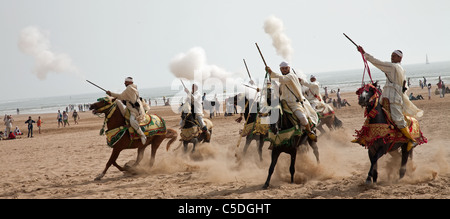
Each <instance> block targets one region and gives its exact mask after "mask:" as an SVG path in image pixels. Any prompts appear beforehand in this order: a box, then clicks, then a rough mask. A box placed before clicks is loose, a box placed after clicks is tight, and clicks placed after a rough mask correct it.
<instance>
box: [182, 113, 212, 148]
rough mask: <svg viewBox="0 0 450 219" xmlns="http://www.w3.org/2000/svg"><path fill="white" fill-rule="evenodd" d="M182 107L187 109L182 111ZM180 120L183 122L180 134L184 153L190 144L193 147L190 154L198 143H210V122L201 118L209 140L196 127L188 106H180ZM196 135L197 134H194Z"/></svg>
mask: <svg viewBox="0 0 450 219" xmlns="http://www.w3.org/2000/svg"><path fill="white" fill-rule="evenodd" d="M183 107H187V108H186V109H185V110H182V109H183ZM180 109H181V119H182V120H183V121H184V125H183V127H181V129H182V131H181V133H180V135H181V139H180V141H183V146H184V152H187V150H188V144H189V143H192V144H193V145H194V146H193V148H192V151H191V152H192V153H193V152H194V151H195V147H196V146H197V144H198V143H199V142H202V143H204V142H207V143H209V142H210V141H211V136H212V122H211V121H210V120H208V119H205V118H203V122H204V123H205V125H206V127H207V128H208V130H207V132H209V139H208V138H207V136H206V133H205V132H203V131H202V130H201V128H199V127H198V124H197V121H196V120H195V119H194V116H193V113H192V112H191V110H190V107H189V106H188V105H183V106H181V108H180ZM196 133H198V134H196Z"/></svg>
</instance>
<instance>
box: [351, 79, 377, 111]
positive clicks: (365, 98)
mask: <svg viewBox="0 0 450 219" xmlns="http://www.w3.org/2000/svg"><path fill="white" fill-rule="evenodd" d="M377 83H378V81H377V82H375V83H373V84H372V83H371V84H366V85H364V86H363V87H361V88H359V89H358V90H357V91H356V95H358V104H359V105H360V106H361V107H367V106H369V103H371V102H372V101H373V100H375V99H376V98H378V97H379V96H380V94H381V92H380V91H379V90H378V88H377V86H378V85H377Z"/></svg>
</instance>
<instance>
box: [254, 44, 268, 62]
mask: <svg viewBox="0 0 450 219" xmlns="http://www.w3.org/2000/svg"><path fill="white" fill-rule="evenodd" d="M255 44H256V48H258V51H259V54H260V55H261V58H262V60H263V62H264V65H265V66H266V67H267V64H266V60H264V56H263V54H262V53H261V50H260V49H259V46H258V43H255Z"/></svg>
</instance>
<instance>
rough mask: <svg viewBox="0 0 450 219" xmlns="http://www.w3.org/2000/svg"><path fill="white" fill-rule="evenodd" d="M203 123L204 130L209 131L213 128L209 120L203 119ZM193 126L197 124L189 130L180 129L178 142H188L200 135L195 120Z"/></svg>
mask: <svg viewBox="0 0 450 219" xmlns="http://www.w3.org/2000/svg"><path fill="white" fill-rule="evenodd" d="M203 122H204V123H205V124H206V128H207V129H208V130H211V129H212V128H213V123H212V122H211V120H209V119H203ZM195 124H197V125H196V126H193V127H191V128H186V129H181V132H180V137H181V139H180V141H190V140H192V139H193V138H196V137H198V135H200V133H201V128H200V126H199V125H198V122H197V120H195Z"/></svg>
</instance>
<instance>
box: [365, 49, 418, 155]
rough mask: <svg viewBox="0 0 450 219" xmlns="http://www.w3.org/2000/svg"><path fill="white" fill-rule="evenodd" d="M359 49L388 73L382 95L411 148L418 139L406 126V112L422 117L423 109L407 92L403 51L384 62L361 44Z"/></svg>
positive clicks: (397, 52)
mask: <svg viewBox="0 0 450 219" xmlns="http://www.w3.org/2000/svg"><path fill="white" fill-rule="evenodd" d="M358 51H359V52H361V53H362V54H364V57H365V58H366V59H367V61H369V62H370V63H372V64H373V65H374V66H375V67H377V68H378V69H380V70H381V71H382V72H384V74H385V75H386V85H385V86H384V88H383V94H382V97H383V98H387V99H389V103H390V111H391V119H392V120H393V121H394V123H395V125H396V126H397V128H398V129H400V131H401V132H402V134H403V135H404V136H405V137H406V138H408V139H409V140H410V141H409V142H408V150H410V149H411V148H412V145H413V143H414V142H416V141H415V140H414V138H413V137H412V136H411V134H410V133H409V131H408V128H407V127H406V126H407V125H406V121H405V117H404V114H405V115H408V116H413V117H416V116H417V117H421V116H422V115H423V111H422V110H420V109H418V108H417V107H416V106H415V105H414V104H413V103H412V102H411V101H410V100H409V98H408V96H407V95H406V94H405V92H406V90H407V89H408V87H407V84H406V76H405V70H403V67H402V66H401V61H402V58H403V52H402V51H400V50H395V51H394V52H392V54H391V62H383V61H380V60H378V59H376V58H374V57H373V56H372V55H370V54H368V53H366V52H365V51H364V49H363V48H362V47H361V46H358Z"/></svg>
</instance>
